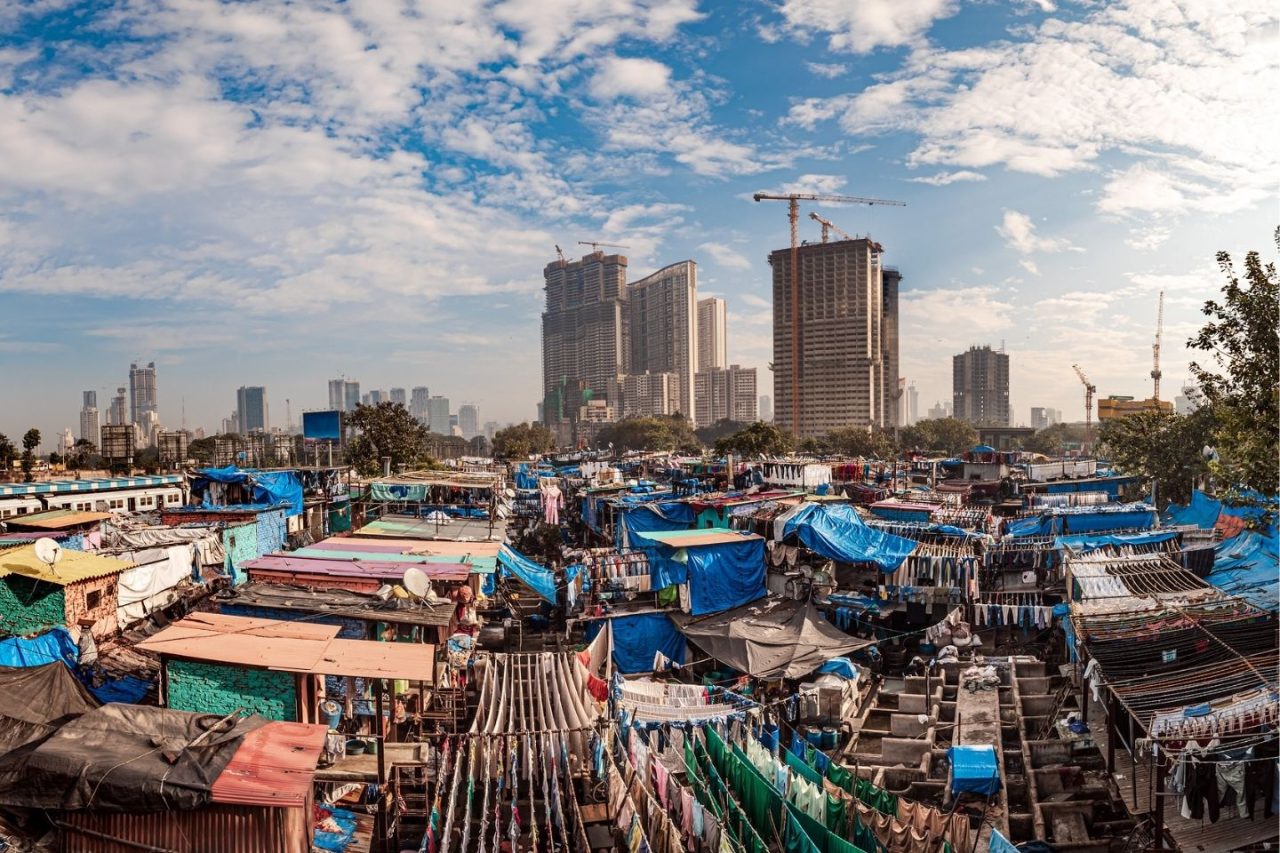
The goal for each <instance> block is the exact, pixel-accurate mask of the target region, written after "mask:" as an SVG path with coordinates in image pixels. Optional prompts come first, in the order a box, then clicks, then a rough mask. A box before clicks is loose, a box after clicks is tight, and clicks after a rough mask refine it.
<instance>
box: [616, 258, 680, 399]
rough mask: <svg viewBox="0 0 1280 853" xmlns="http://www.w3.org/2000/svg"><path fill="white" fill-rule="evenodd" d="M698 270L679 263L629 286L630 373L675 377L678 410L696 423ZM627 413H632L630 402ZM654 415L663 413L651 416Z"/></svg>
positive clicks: (627, 366) (628, 366)
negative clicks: (667, 374)
mask: <svg viewBox="0 0 1280 853" xmlns="http://www.w3.org/2000/svg"><path fill="white" fill-rule="evenodd" d="M697 299H698V265H697V264H695V263H694V262H693V261H679V262H678V263H674V264H671V265H669V266H666V267H663V268H662V269H660V270H658V271H657V272H655V273H653V274H652V275H648V276H645V277H644V278H642V279H640V280H639V281H634V282H632V283H631V284H629V285H627V326H628V335H629V336H630V358H629V359H627V362H626V373H627V374H643V373H650V374H658V373H671V374H674V376H675V387H674V388H673V389H672V393H674V395H675V399H676V410H675V412H672V413H671V414H675V413H677V412H678V413H679V414H682V415H684V416H685V417H686V418H688V419H690V420H693V417H694V403H693V391H694V387H693V376H694V373H695V372H696V368H697V364H698V306H697ZM626 407H627V409H628V410H633V408H634V407H633V406H632V403H631V401H630V400H628V401H627V402H626ZM651 414H655V415H656V414H661V413H660V412H652V413H651Z"/></svg>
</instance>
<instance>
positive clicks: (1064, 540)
mask: <svg viewBox="0 0 1280 853" xmlns="http://www.w3.org/2000/svg"><path fill="white" fill-rule="evenodd" d="M1177 536H1178V533H1177V531H1175V530H1156V531H1152V532H1151V533H1134V534H1122V533H1080V534H1076V535H1075V536H1059V537H1058V538H1057V540H1056V541H1055V542H1054V547H1057V548H1070V549H1071V550H1072V551H1078V552H1082V553H1085V552H1088V551H1096V550H1097V549H1098V548H1104V547H1106V546H1107V545H1155V544H1158V543H1160V542H1168V541H1169V540H1170V539H1176V538H1177Z"/></svg>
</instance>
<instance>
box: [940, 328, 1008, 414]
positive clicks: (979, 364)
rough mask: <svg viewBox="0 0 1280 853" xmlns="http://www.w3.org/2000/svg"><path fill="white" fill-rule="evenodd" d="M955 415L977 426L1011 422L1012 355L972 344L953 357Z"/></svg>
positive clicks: (952, 382)
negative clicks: (1010, 372)
mask: <svg viewBox="0 0 1280 853" xmlns="http://www.w3.org/2000/svg"><path fill="white" fill-rule="evenodd" d="M951 395H952V399H953V401H954V404H955V409H954V412H955V417H957V418H959V419H960V420H962V421H968V422H969V423H971V424H973V425H975V426H1009V424H1010V419H1009V416H1010V412H1009V356H1008V354H1006V353H1004V352H1000V351H997V350H993V349H992V348H991V347H989V346H981V347H978V346H974V347H969V350H968V352H962V353H960V354H959V355H957V356H954V357H953V358H952V359H951Z"/></svg>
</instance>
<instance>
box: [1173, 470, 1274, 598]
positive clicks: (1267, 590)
mask: <svg viewBox="0 0 1280 853" xmlns="http://www.w3.org/2000/svg"><path fill="white" fill-rule="evenodd" d="M1245 496H1246V497H1248V498H1250V499H1251V500H1253V501H1256V502H1258V503H1262V504H1266V503H1270V505H1271V506H1272V507H1273V510H1272V511H1273V512H1274V511H1275V509H1274V508H1275V506H1276V503H1275V499H1274V498H1271V499H1268V498H1266V497H1265V496H1264V495H1262V494H1260V493H1259V492H1256V491H1250V492H1247V493H1246V494H1245ZM1265 514H1266V509H1265V508H1264V507H1262V506H1230V505H1228V504H1226V503H1224V502H1222V501H1220V500H1218V499H1217V498H1212V497H1210V496H1208V495H1206V494H1205V493H1204V492H1202V491H1200V490H1199V489H1197V490H1196V491H1195V492H1193V493H1192V495H1191V502H1190V503H1189V504H1188V505H1187V506H1177V505H1173V506H1170V507H1169V508H1168V509H1167V510H1165V513H1164V517H1165V519H1166V520H1167V521H1169V522H1170V523H1172V524H1193V525H1195V526H1196V527H1199V528H1201V529H1204V530H1208V529H1210V528H1212V527H1215V526H1218V523H1219V520H1220V518H1221V517H1222V516H1229V517H1230V518H1232V519H1238V522H1236V523H1235V524H1224V525H1222V526H1223V527H1224V530H1228V531H1229V530H1231V529H1238V530H1239V532H1238V533H1236V535H1234V536H1230V537H1229V538H1227V539H1223V540H1222V541H1221V542H1219V543H1218V544H1217V545H1216V546H1215V548H1214V563H1213V571H1212V572H1211V573H1210V574H1209V576H1208V577H1206V578H1205V580H1206V581H1208V582H1209V583H1211V584H1213V585H1214V586H1216V587H1217V588H1218V589H1221V590H1222V591H1223V592H1225V593H1227V594H1229V595H1238V596H1240V597H1241V598H1244V599H1245V600H1246V601H1248V602H1249V603H1250V604H1253V605H1254V606H1255V607H1258V608H1261V609H1263V610H1267V611H1270V612H1273V613H1274V612H1276V611H1280V569H1278V566H1280V531H1277V529H1276V524H1275V522H1274V521H1272V522H1271V523H1270V524H1266V525H1264V524H1262V523H1261V522H1262V517H1263V516H1264V515H1265ZM1241 523H1243V524H1245V525H1249V527H1246V528H1245V529H1239V526H1240V524H1241Z"/></svg>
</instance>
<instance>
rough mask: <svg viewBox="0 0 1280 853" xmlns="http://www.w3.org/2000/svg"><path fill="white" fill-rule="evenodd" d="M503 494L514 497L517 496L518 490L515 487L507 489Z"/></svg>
mask: <svg viewBox="0 0 1280 853" xmlns="http://www.w3.org/2000/svg"><path fill="white" fill-rule="evenodd" d="M503 494H505V495H506V496H507V497H509V498H514V497H515V496H516V490H515V489H506V490H505V491H504V492H503Z"/></svg>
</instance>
